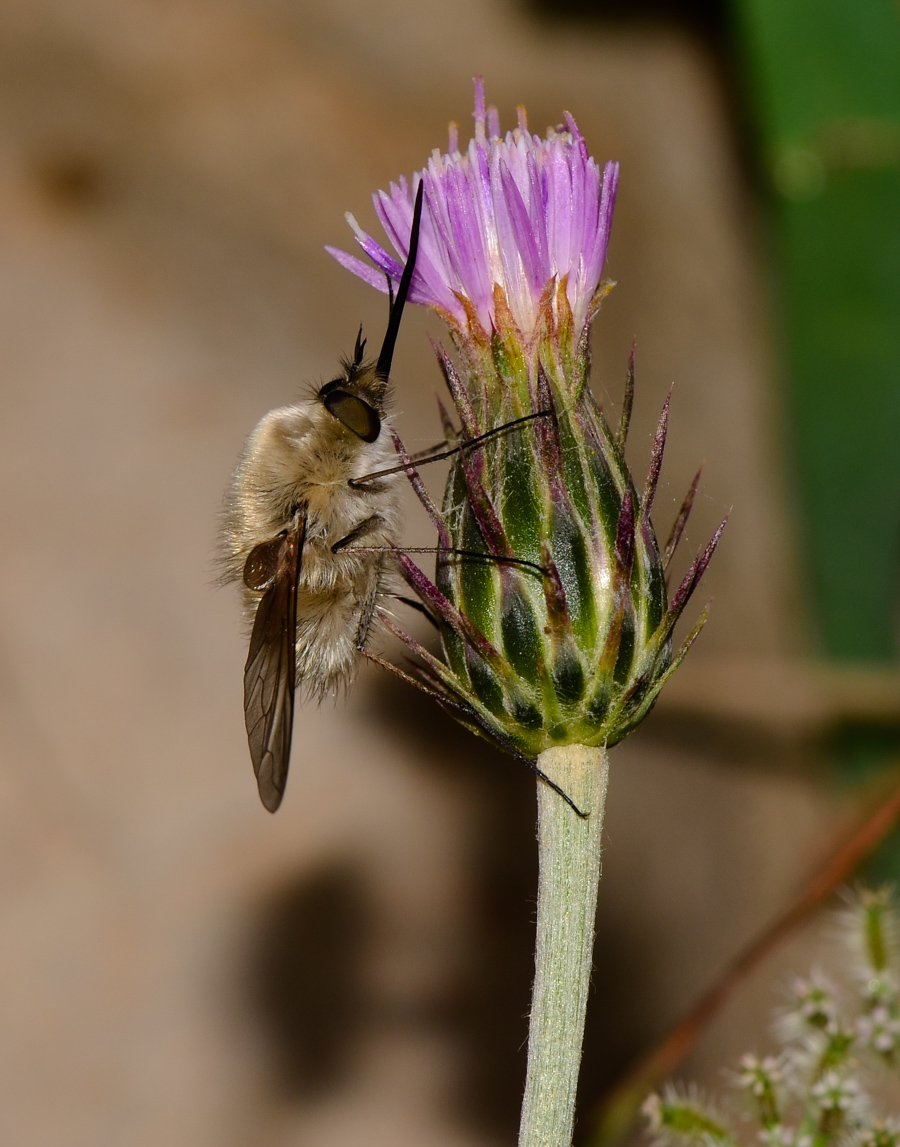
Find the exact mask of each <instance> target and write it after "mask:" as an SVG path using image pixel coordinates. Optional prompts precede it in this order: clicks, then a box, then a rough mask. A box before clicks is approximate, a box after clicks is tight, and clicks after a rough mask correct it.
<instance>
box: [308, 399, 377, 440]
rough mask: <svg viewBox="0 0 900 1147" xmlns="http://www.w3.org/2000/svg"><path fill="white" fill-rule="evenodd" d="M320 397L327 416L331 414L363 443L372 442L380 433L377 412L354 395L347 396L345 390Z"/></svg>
mask: <svg viewBox="0 0 900 1147" xmlns="http://www.w3.org/2000/svg"><path fill="white" fill-rule="evenodd" d="M321 397H322V401H323V402H324V404H325V409H326V410H327V411H328V412H329V414H333V415H334V417H335V418H336V419H337V420H338V422H341V423H343V425H344V426H346V427H347V429H348V430H350V431H352V432H353V433H354V434H355V435H356V437H357V438H361V439H362V440H363V442H374V441H375V439H376V438H377V437H378V435H379V434H380V433H381V419H380V418H379V417H378V411H377V410H375V409H374V407H372V406H369V404H368V402H364V401H363V399H361V398H357V397H356V395H355V394H348V393H347V391H346V390H332V391H330V392H329V393H328V394H325V395H322V396H321Z"/></svg>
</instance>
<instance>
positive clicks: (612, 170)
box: [329, 79, 618, 339]
mask: <svg viewBox="0 0 900 1147" xmlns="http://www.w3.org/2000/svg"><path fill="white" fill-rule="evenodd" d="M474 118H475V134H474V136H473V138H472V139H471V140H470V141H469V144H468V146H467V148H466V150H465V151H464V152H461V151H460V150H459V140H458V132H457V128H456V125H455V124H452V125H451V129H450V140H449V143H448V147H447V151H446V153H445V154H443V155H441V153H440V152H439V151H438V150H437V149H435V151H434V153H433V154H432V157H431V159H430V160H429V161H428V164H427V166H426V167H425V168H424V169H423V170H422V171H421V172H418V173H416V175H415V176H413V180H412V183H411V184H410V183H409V182H408V181H407V180H406V179H405V178H401V179H400V180H399V182H398V183H392V184H391V185H390V190H389V191H387V192H385V191H379V192H378V193H377V194H376V195H375V196H374V202H375V211H376V213H377V215H378V218H379V221H380V222H381V225H382V226H383V228H384V230H385V234H386V235H387V237H388V239H389V240H390V242H391V244H392V246H393V248H394V251H395V252H396V256H395V255H391V254H390V253H389V252H388V251H386V250H385V249H384V248H383V247H382V246H381V245H380V244H379V243H378V242H377V241H376V240H375V239H373V238H372V237H371V236H370V235H368V234H366V232H365V231H363V230H362V229H361V228H360V227H359V225H358V224H357V223H356V221H355V220H354V219H353V217H352V216H348V219H349V221H350V223H351V226H352V227H353V229H354V231H355V233H356V239H357V242H358V243H359V245H360V247H361V248H362V249H363V251H364V252H365V253H366V254H367V255H368V256H369V258H370V259H371V260H372V262H373V263H374V264H375V268H377V270H376V269H375V268H373V267H370V266H369V265H368V264H366V263H363V262H362V261H361V260H360V259H357V258H354V257H353V256H352V255H347V254H346V253H344V252H342V251H338V250H336V249H333V248H329V250H330V251H331V253H332V254H333V255H334V257H335V258H336V259H337V260H338V261H339V262H340V263H342V264H343V265H344V266H345V267H347V268H348V269H349V270H351V271H353V273H354V274H356V275H359V277H360V278H362V279H364V280H365V281H366V282H368V283H371V284H372V285H373V286H375V287H377V288H378V289H379V290H387V278H390V279H391V280H393V281H394V282H399V279H400V274H401V272H402V270H403V264H404V263H405V262H406V257H407V254H408V251H409V234H410V224H411V222H412V216H413V202H414V199H415V193H416V189H417V188H418V185H419V182H420V181H422V182H424V184H425V207H424V211H423V216H422V229H421V235H420V239H419V252H418V256H417V258H416V271H415V274H414V276H413V281H412V288H411V291H410V296H409V297H410V301H412V302H416V303H427V304H429V305H430V306H432V307H435V308H436V309H438V310H439V311H441V312H443V313H444V315H445V316H446V317H447V318H448V319H449V320H450V321H451V322H452V323H454V324H456V325H458V326H459V327H460V328H462V329H465V328H467V327H469V326H470V325H472V324H475V323H477V324H478V325H479V326H480V327H481V328H482V329H483V330H485V331H489V330H491V329H492V328H496V327H498V325H500V324H501V323H502V322H503V321H504V320H505V318H506V315H507V314H508V315H510V316H511V318H512V320H513V321H514V322H515V323H516V325H517V327H518V329H519V330H520V331H521V333H522V335H523V336H524V337H525V338H526V339H529V338H530V337H531V336H532V334H533V333H534V331H535V329H536V327H537V325H538V321H539V315H540V312H541V309H542V304H544V303H545V296H547V295H548V287H550V286H551V285H552V284H559V285H560V287H561V289H562V291H563V292H564V293H565V296H566V300H567V302H568V306H569V309H570V310H571V313H572V323H573V328H574V330H575V331H578V332H580V331H581V329H582V327H583V326H584V324H585V321H586V320H587V318H588V313H589V310H590V307H591V305H592V302H593V300H594V297H595V294H596V291H597V288H598V286H599V285H600V276H601V274H602V271H603V263H604V260H605V259H606V247H607V243H608V241H609V229H610V224H611V222H612V209H613V202H614V200H615V191H616V182H617V179H618V164H615V163H607V164H606V167H605V170H604V171H603V172H602V174H601V171H600V168H599V166H598V165H597V163H596V161H595V160H593V159H592V158H591V156H590V155H589V154H588V150H587V146H586V144H585V142H584V139H583V138H582V136H581V133H580V132H579V130H578V127H577V125H576V123H575V120H574V119H573V118H572V117H571V115H569V114H568V113H566V116H565V120H566V127H565V129H564V130H559V131H551V132H549V134H548V135H547V138H546V139H541V138H540V136H537V135H533V134H531V132H530V131H529V129H528V122H527V118H526V114H525V109H524V108H523V107H520V108H519V109H518V125H517V127H516V128H515V129H514V130H513V131H510V132H507V133H506V135H505V136H501V134H500V121H499V116H498V114H497V109H496V108H493V107H492V108H487V109H486V108H485V99H484V85H483V83H482V82H481V80H480V79H479V80H476V83H475V116H474ZM549 297H550V298H551V299H552V298H553V292H552V290H551V291H550V292H549Z"/></svg>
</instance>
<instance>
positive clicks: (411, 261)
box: [375, 181, 425, 379]
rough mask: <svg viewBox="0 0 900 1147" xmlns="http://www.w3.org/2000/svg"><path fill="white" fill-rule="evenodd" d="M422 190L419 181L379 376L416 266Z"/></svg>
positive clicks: (385, 369) (387, 364)
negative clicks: (407, 252)
mask: <svg viewBox="0 0 900 1147" xmlns="http://www.w3.org/2000/svg"><path fill="white" fill-rule="evenodd" d="M424 192H425V183H424V181H421V182H420V183H419V190H418V191H417V192H416V205H415V207H414V208H413V219H412V230H411V231H410V233H409V254H408V255H407V257H406V266H405V267H404V268H403V274H402V275H401V276H400V285H399V286H398V287H397V297H396V299H394V302H393V305H392V307H391V314H390V318H389V319H388V327H387V330H386V331H385V335H384V342H383V343H382V344H381V353H380V354H379V356H378V364H377V366H376V367H375V373H376V375H377V376H378V377H379V378H384V379H387V378H388V377H389V376H390V373H391V361H392V359H393V357H394V346H395V344H396V342H397V335H398V333H399V331H400V320H401V318H402V317H403V307H404V304H405V303H406V296H407V295H408V294H409V286H410V283H411V282H412V277H413V271H414V270H415V267H416V252H417V250H418V248H419V224H420V223H421V221H422V196H423V195H424Z"/></svg>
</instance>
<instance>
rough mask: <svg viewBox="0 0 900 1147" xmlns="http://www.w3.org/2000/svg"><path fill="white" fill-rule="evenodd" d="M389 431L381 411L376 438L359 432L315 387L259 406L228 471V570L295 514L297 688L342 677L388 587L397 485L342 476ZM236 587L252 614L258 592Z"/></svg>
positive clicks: (321, 689)
mask: <svg viewBox="0 0 900 1147" xmlns="http://www.w3.org/2000/svg"><path fill="white" fill-rule="evenodd" d="M390 441H391V436H390V427H389V424H388V422H387V420H384V421H383V422H382V425H381V432H380V433H379V435H378V438H377V439H376V441H374V442H371V443H370V442H365V441H363V440H362V439H360V438H359V437H358V436H357V435H356V434H354V433H353V432H352V431H351V430H349V429H347V428H346V427H345V426H344V425H342V423H341V422H340V421H339V420H338V419H337V418H335V417H334V416H333V415H332V413H331V412H330V411H329V410H327V409H326V407H325V406H324V404H323V402H322V401H321V399H320V397H319V396H316V397H315V398H312V399H310V400H308V401H306V402H302V403H298V404H297V405H295V406H284V407H280V408H279V409H277V410H273V411H270V412H269V413H268V414H267V415H265V417H264V418H263V419H262V420H261V421H260V422H259V424H258V425H257V427H256V429H255V430H254V431H253V433H252V434H251V435H250V438H249V440H248V442H247V445H246V447H245V448H244V452H243V455H242V457H241V460H240V462H239V464H238V467H237V470H236V472H235V476H234V481H233V484H232V490H231V497H230V500H229V509H228V517H227V525H226V546H227V551H228V552H227V556H226V564H227V567H228V573H227V575H226V576H227V577H228V578H229V579H234V580H237V579H238V578H240V577H241V573H242V570H243V568H244V563H245V562H246V560H247V557H248V555H249V554H250V551H251V550H252V549H253V548H254V547H255V546H257V545H258V544H259V543H260V542H263V541H267V540H268V539H270V538H274V537H276V536H277V535H278V534H280V533H281V532H282V531H284V530H288V529H290V528H292V526H293V525H294V524H295V523H296V521H297V518H298V515H299V516H300V517H301V519H302V520H304V521H305V530H304V540H303V549H302V556H301V563H300V571H299V576H298V582H297V632H296V656H297V676H298V683H299V684H300V686H301V687H302V688H303V689H304V690H305V691H306V692H307V693H312V694H314V695H319V696H321V695H324V694H326V693H329V692H332V691H334V690H335V689H337V688H338V687H340V686H341V685H345V684H347V683H349V681H350V680H351V678H352V675H353V671H354V668H355V665H356V663H357V661H358V653H359V650H360V649H361V648H363V647H364V645H365V641H366V637H367V635H368V631H369V627H370V626H371V624H372V621H373V616H374V611H375V606H376V603H377V601H378V598H379V596H380V595H381V594H383V593H385V592H388V590H389V588H390V583H391V580H392V579H391V576H390V571H391V560H390V557H389V555H388V553H387V551H388V550H389V548H390V544H391V542H392V540H393V539H394V538H395V537H396V533H397V529H398V518H399V505H398V498H399V485H398V483H397V481H396V480H395V479H393V478H389V479H384V480H381V481H378V482H372V483H367V484H366V486H364V487H361V488H359V489H355V488H354V487H351V486H350V485H349V482H350V479H351V478H358V477H361V476H362V475H364V474H367V473H371V472H373V471H375V470H378V469H381V468H383V467H385V466H386V465H387V464H389V462H390V461H391V454H392V451H391V446H390ZM351 535H354V536H353V537H352V538H351ZM345 539H349V540H348V541H346V544H345V545H344V546H342V547H341V548H339V550H338V551H337V552H334V550H333V549H332V547H333V546H335V545H336V544H337V543H341V542H342V541H344V540H345ZM373 551H375V552H373ZM242 588H243V596H244V607H245V614H246V617H247V619H248V622H251V623H252V620H253V617H254V614H255V611H256V608H257V606H258V604H259V601H260V598H261V596H262V594H261V593H260V592H258V591H256V590H253V589H250V588H248V587H247V585H246V584H244V585H243V587H242Z"/></svg>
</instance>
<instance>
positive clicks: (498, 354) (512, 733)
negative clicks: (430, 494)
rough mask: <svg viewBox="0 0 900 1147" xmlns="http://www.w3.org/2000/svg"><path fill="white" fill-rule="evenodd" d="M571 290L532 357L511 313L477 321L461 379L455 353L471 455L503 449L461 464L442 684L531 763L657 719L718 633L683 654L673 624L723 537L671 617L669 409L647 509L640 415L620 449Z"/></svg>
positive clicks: (449, 507) (452, 482) (552, 295)
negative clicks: (660, 492) (632, 460)
mask: <svg viewBox="0 0 900 1147" xmlns="http://www.w3.org/2000/svg"><path fill="white" fill-rule="evenodd" d="M564 286H565V285H564V284H558V285H556V287H555V289H554V290H553V291H552V292H551V291H548V293H547V297H546V298H545V299H544V300H542V305H541V314H542V317H543V320H544V321H543V323H542V324H541V325H540V326H539V328H538V332H537V335H536V338H535V340H534V342H532V343H531V345H524V344H523V342H522V340H521V336H520V335H519V333H518V331H517V330H516V328H515V325H514V323H513V322H512V319H511V316H510V315H509V313H508V310H507V309H506V308H505V307H504V306H503V300H502V298H500V297H498V298H496V299H495V306H496V312H497V316H498V322H497V328H496V329H495V330H494V331H493V332H492V333H491V335H488V334H487V332H485V331H484V330H483V329H481V328H480V327H479V326H478V323H477V318H476V317H475V316H474V315H471V314H470V315H469V322H468V329H467V332H466V337H465V339H462V338H457V339H456V340H455V342H456V350H457V352H458V357H459V361H460V363H461V371H458V370H457V367H456V366H455V365H454V362H453V361H452V360H451V359H450V357H449V356H448V355H446V354H444V353H443V352H441V353H440V362H441V366H442V369H443V372H444V376H445V378H446V380H447V383H448V385H449V388H450V391H451V393H452V394H453V397H454V401H455V404H456V407H457V411H458V413H459V415H460V418H461V420H462V423H463V436H464V440H469V441H471V440H472V439H475V438H478V437H480V436H482V435H484V434H486V433H490V434H491V437H489V438H488V440H487V441H484V442H482V443H479V444H478V445H477V446H476V447H473V448H471V449H463V450H462V451H461V453H460V454H459V455H458V456H457V458H456V460H455V462H454V465H453V468H452V470H451V473H450V476H449V478H448V482H447V487H446V491H445V495H444V504H443V515H442V516H443V519H444V522H445V523H446V526H447V531H448V535H449V536H448V539H447V542H448V544H449V552H447V553H442V554H441V556H440V558H439V560H438V563H437V577H436V583H437V588H438V590H439V591H440V593H441V595H442V596H443V598H444V599H445V601H446V602H447V603H449V605H450V606H451V607H452V609H451V610H446V609H445V610H444V611H443V613H442V616H441V636H442V641H443V649H444V656H445V660H446V667H445V669H444V671H443V672H442V673H441V678H442V681H443V683H444V685H445V686H447V687H449V688H450V689H451V690H452V692H453V693H454V694H455V695H456V696H457V697H459V698H460V699H461V700H464V701H465V702H466V703H467V704H468V705H469V706H471V708H472V710H474V711H475V712H476V713H477V716H478V722H477V723H478V725H479V726H481V727H482V728H484V727H487V728H488V729H489V730H491V731H492V732H493V733H494V734H495V735H496V736H497V738H498V739H499V740H501V741H504V742H506V743H508V744H510V745H511V746H512V747H514V748H515V749H516V750H518V751H519V752H521V753H523V754H524V755H526V756H528V757H535V756H537V755H538V754H539V753H540V752H542V751H543V750H545V749H547V748H550V747H551V746H553V745H559V744H573V743H578V744H584V745H612V744H615V743H616V742H617V741H619V740H621V739H622V738H623V737H624V736H625V735H626V734H627V733H629V732H630V731H631V730H632V729H633V728H634V727H635V726H636V725H637V724H638V722H640V721H641V720H642V718H643V717H644V716H645V715H646V714H647V712H648V711H649V709H650V707H651V706H652V704H653V702H654V700H655V698H656V696H657V694H658V693H659V691H660V689H661V688H662V685H663V684H664V682H665V680H666V679H667V677H668V676H669V674H670V673H671V672H672V670H673V669H674V668H675V666H676V665H677V664H678V663H679V662H680V660H681V658H682V657H683V656H684V654H685V653H686V651H687V648H688V646H689V645H690V644H691V642H692V641H693V639H694V637H695V636H696V634H697V632H699V628H700V626H701V625H702V623H703V621H704V620H705V615H704V617H703V618H701V620H700V622H699V623H698V625H697V626H696V627H695V630H694V632H693V633H692V634H691V635H690V637H689V638H688V641H687V642H686V643H685V645H684V646H683V647H682V649H681V650H679V651H678V653H677V654H676V655H673V648H672V631H673V629H674V626H675V622H676V621H677V619H678V617H679V616H680V614H681V611H682V610H683V608H684V606H685V604H686V603H687V600H688V598H689V596H690V593H691V592H692V590H693V588H694V586H695V585H696V583H697V581H699V578H700V576H701V575H702V573H703V570H704V569H705V566H706V563H707V562H708V561H709V558H710V557H711V555H712V549H713V548H714V546H715V542H716V541H717V539H718V534H717V535H716V538H715V539H714V540H713V542H712V543H711V545H710V547H708V549H707V551H706V552H705V553H703V554H701V555H699V556H698V558H697V560H696V561H695V562H694V564H693V565H692V567H691V569H690V571H689V573H688V576H687V577H686V579H685V581H684V582H683V583H682V585H681V586H680V587H679V589H678V591H677V592H676V594H675V596H674V597H673V599H672V601H671V603H670V602H669V601H668V600H667V594H666V582H665V558H666V557H669V556H671V550H672V549H674V544H675V542H677V540H678V539H677V535H675V536H673V539H672V540H670V545H669V546H668V547H667V551H668V553H667V554H666V555H663V554H661V552H660V547H659V545H658V544H657V540H656V535H655V533H654V529H653V525H652V522H651V520H650V509H651V506H652V503H653V495H654V493H655V489H656V482H657V479H658V476H659V469H660V465H661V462H662V452H663V446H664V442H665V433H666V421H667V413H668V402H667V403H666V407H665V409H664V411H663V417H662V419H661V421H660V426H659V430H658V432H657V436H656V441H655V444H654V450H653V455H652V459H651V467H650V475H649V477H648V479H647V482H646V485H645V488H644V490H643V492H642V493H641V494H639V493H638V491H637V490H636V488H635V485H634V482H633V481H632V478H631V475H630V473H629V471H628V468H627V466H626V464H625V460H624V457H623V446H624V440H625V434H626V432H627V414H626V417H625V418H624V419H623V422H622V425H621V427H620V428H619V432H618V434H615V435H614V434H613V432H612V431H611V430H610V427H609V426H608V424H607V422H606V419H605V418H604V416H603V414H602V412H601V411H600V410H599V409H598V407H597V405H596V403H595V402H594V399H593V397H592V395H591V393H590V389H589V387H588V385H587V375H588V370H589V360H588V352H587V329H588V328H587V326H586V327H585V328H584V335H583V337H582V338H581V339H580V340H575V339H573V338H572V331H571V313H570V312H569V310H568V305H567V302H566V295H565V289H564ZM495 294H496V295H499V292H495ZM632 382H633V373H630V374H629V393H628V395H627V398H626V407H627V408H630V400H631V398H630V387H631V385H632ZM503 427H505V429H500V430H499V432H496V431H497V430H498V429H499V428H503ZM492 432H493V433H492ZM692 492H693V488H692ZM689 497H692V494H691V495H690V496H689ZM686 506H687V508H689V503H688V504H686ZM683 524H684V522H683V516H682V518H681V519H680V523H679V527H678V531H677V532H678V533H680V528H681V527H683ZM454 551H456V552H455V553H454ZM478 554H484V555H485V556H484V558H483V559H479V558H478V557H477V556H475V555H478ZM461 619H464V620H463V621H462V623H461ZM448 670H449V672H448Z"/></svg>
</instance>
